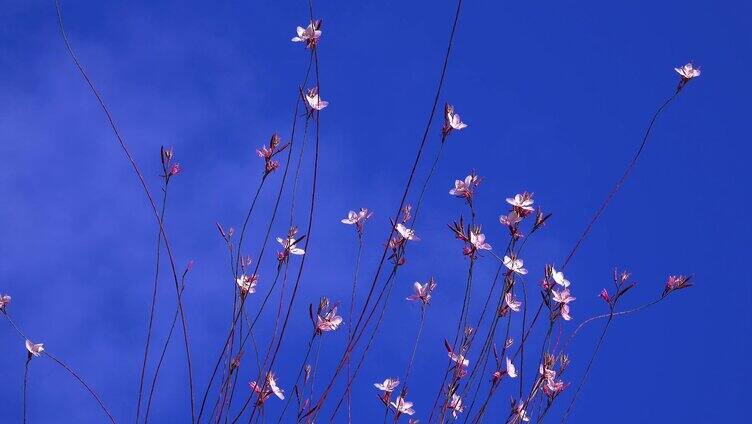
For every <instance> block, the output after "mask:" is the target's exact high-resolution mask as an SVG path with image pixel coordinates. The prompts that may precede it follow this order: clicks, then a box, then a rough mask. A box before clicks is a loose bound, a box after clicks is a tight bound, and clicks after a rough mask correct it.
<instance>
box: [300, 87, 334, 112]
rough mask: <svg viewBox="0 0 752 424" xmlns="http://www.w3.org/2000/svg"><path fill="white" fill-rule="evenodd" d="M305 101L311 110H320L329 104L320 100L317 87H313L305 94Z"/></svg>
mask: <svg viewBox="0 0 752 424" xmlns="http://www.w3.org/2000/svg"><path fill="white" fill-rule="evenodd" d="M305 99H306V103H308V107H309V108H311V109H312V110H319V111H320V110H322V109H324V108H325V107H327V106H329V102H327V101H324V100H321V97H320V96H319V88H318V87H313V88H311V89H310V90H308V92H307V93H306V95H305Z"/></svg>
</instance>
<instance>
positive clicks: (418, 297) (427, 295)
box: [407, 278, 436, 305]
mask: <svg viewBox="0 0 752 424" xmlns="http://www.w3.org/2000/svg"><path fill="white" fill-rule="evenodd" d="M435 288H436V282H435V281H434V280H433V278H431V279H430V280H428V282H427V283H425V284H420V283H419V282H417V281H416V282H415V283H413V290H415V293H414V294H411V295H410V296H408V297H407V300H410V301H421V302H423V304H424V305H427V304H428V303H429V302H430V301H431V293H432V292H433V290H434V289H435Z"/></svg>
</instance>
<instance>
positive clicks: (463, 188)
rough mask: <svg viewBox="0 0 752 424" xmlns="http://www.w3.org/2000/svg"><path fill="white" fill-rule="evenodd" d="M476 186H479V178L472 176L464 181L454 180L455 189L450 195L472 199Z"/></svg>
mask: <svg viewBox="0 0 752 424" xmlns="http://www.w3.org/2000/svg"><path fill="white" fill-rule="evenodd" d="M476 185H478V176H477V175H473V174H470V175H468V176H467V177H465V179H464V180H454V188H452V189H450V190H449V194H451V195H452V196H457V197H462V198H465V199H471V198H472V197H473V190H474V188H475V186H476Z"/></svg>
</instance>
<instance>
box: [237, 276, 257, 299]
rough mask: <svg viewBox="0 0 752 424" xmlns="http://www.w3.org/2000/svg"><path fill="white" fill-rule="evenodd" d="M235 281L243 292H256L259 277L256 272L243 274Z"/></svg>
mask: <svg viewBox="0 0 752 424" xmlns="http://www.w3.org/2000/svg"><path fill="white" fill-rule="evenodd" d="M235 283H236V284H237V285H238V288H240V293H241V294H244V295H246V294H248V293H256V284H257V283H258V277H257V276H256V275H255V274H252V275H245V274H243V275H241V276H240V277H238V278H237V279H236V280H235Z"/></svg>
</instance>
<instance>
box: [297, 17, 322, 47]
mask: <svg viewBox="0 0 752 424" xmlns="http://www.w3.org/2000/svg"><path fill="white" fill-rule="evenodd" d="M320 27H321V22H320V21H311V23H310V24H308V27H307V28H303V27H298V28H297V29H296V32H297V34H298V35H297V36H296V37H293V38H292V41H293V42H295V43H301V42H302V43H305V45H306V48H312V47H315V46H316V43H318V40H319V38H321V30H320V29H319V28H320Z"/></svg>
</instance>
